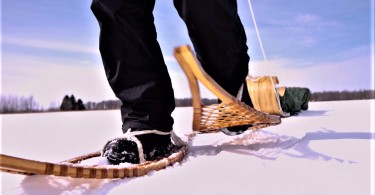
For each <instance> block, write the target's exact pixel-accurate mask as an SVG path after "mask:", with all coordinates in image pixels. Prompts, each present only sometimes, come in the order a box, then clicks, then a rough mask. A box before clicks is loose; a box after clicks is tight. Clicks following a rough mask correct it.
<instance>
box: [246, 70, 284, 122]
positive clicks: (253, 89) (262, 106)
mask: <svg viewBox="0 0 375 195" xmlns="http://www.w3.org/2000/svg"><path fill="white" fill-rule="evenodd" d="M246 83H247V88H248V91H249V95H250V98H251V101H252V103H253V106H254V108H255V109H256V110H258V111H261V112H265V113H268V114H274V115H279V116H283V117H287V116H289V113H286V112H284V111H283V110H282V108H281V103H280V96H284V93H285V89H286V88H285V87H279V88H276V85H277V84H279V79H278V78H277V77H276V76H261V77H257V78H248V79H246Z"/></svg>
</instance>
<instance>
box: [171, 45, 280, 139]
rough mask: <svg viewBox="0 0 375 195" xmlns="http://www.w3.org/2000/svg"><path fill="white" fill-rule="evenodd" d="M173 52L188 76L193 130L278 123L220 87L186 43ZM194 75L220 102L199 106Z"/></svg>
mask: <svg viewBox="0 0 375 195" xmlns="http://www.w3.org/2000/svg"><path fill="white" fill-rule="evenodd" d="M174 56H175V57H176V59H177V61H178V63H179V64H180V66H181V68H182V69H183V71H184V72H185V74H186V76H187V78H188V80H189V85H190V90H191V94H192V101H193V102H192V103H193V109H194V112H193V131H195V132H197V133H210V132H216V131H220V130H221V129H222V128H226V127H232V126H239V125H251V127H250V128H249V129H251V130H256V129H259V128H264V127H268V126H271V125H277V124H280V123H281V120H280V117H279V116H274V115H269V114H267V113H264V112H260V111H257V110H255V109H254V108H252V107H250V106H248V105H246V104H245V103H243V102H241V101H239V100H238V99H236V98H235V97H233V96H232V95H230V94H229V93H228V92H227V91H225V90H224V89H223V88H222V87H220V86H219V85H218V84H217V83H216V82H215V81H214V80H213V79H212V78H211V77H210V76H209V75H208V74H207V73H206V72H205V71H204V70H203V68H202V67H201V66H200V64H199V63H198V61H197V59H196V58H195V56H194V54H193V52H192V51H191V48H190V47H189V46H187V45H185V46H181V47H178V48H175V49H174ZM197 79H198V80H199V81H200V82H201V83H202V84H203V85H204V86H205V87H206V88H207V89H208V90H210V91H211V92H212V93H213V94H214V95H215V96H216V97H218V98H219V99H220V100H221V101H222V102H221V103H220V104H212V105H208V106H203V105H202V103H201V97H200V92H199V87H198V82H197Z"/></svg>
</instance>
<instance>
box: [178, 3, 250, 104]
mask: <svg viewBox="0 0 375 195" xmlns="http://www.w3.org/2000/svg"><path fill="white" fill-rule="evenodd" d="M174 5H175V8H176V9H177V11H178V13H179V15H180V17H181V18H182V19H183V20H184V22H185V24H186V26H187V29H188V32H189V36H190V38H191V41H192V43H193V45H194V49H195V52H196V55H197V58H198V60H199V61H200V63H201V65H202V67H203V68H204V70H205V71H206V72H207V73H208V74H209V75H210V76H211V77H213V79H214V80H215V81H216V82H217V83H218V84H219V85H220V86H221V87H223V88H224V89H225V90H226V91H228V92H229V93H230V94H232V95H233V96H236V95H237V93H238V90H239V89H240V86H241V85H242V84H243V83H244V81H245V78H246V76H247V74H248V64H249V56H248V54H247V49H248V48H247V45H246V34H245V31H244V28H243V26H242V23H241V20H240V18H239V16H238V13H237V2H236V0H220V1H216V0H174ZM245 89H246V88H245ZM244 92H245V93H244V95H245V96H247V97H245V99H246V101H249V100H250V98H248V93H247V90H244ZM246 103H248V104H251V102H246Z"/></svg>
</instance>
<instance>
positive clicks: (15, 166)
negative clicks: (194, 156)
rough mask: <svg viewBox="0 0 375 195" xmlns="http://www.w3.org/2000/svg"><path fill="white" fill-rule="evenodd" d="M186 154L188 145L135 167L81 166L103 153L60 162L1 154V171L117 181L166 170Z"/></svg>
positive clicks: (94, 153)
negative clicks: (82, 163)
mask: <svg viewBox="0 0 375 195" xmlns="http://www.w3.org/2000/svg"><path fill="white" fill-rule="evenodd" d="M186 153H187V146H184V147H181V148H180V149H179V150H177V151H175V153H173V154H172V155H170V156H168V157H165V158H162V159H160V160H157V161H147V162H145V163H142V164H139V165H133V166H126V167H122V166H121V165H119V166H116V165H91V166H90V165H80V164H79V162H81V161H83V160H87V159H90V158H94V157H99V156H100V155H101V152H100V151H98V152H93V153H90V154H86V155H82V156H78V157H75V158H72V159H69V160H66V161H63V162H61V163H50V162H42V161H36V160H30V159H24V158H18V157H13V156H8V155H3V154H0V171H2V172H8V173H15V174H23V175H35V174H40V175H54V176H64V177H72V178H90V179H116V178H130V177H139V176H143V175H146V174H147V173H149V172H150V171H156V170H160V169H164V168H165V167H167V166H170V165H172V164H174V163H176V162H180V161H181V160H182V159H183V158H184V156H185V154H186Z"/></svg>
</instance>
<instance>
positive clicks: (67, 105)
mask: <svg viewBox="0 0 375 195" xmlns="http://www.w3.org/2000/svg"><path fill="white" fill-rule="evenodd" d="M365 99H375V91H374V90H358V91H323V92H313V93H312V96H311V100H310V101H314V102H317V101H340V100H365ZM175 103H176V106H177V107H188V106H192V101H191V98H182V99H175ZM215 103H217V99H207V98H203V99H202V104H203V105H209V104H215ZM121 105H122V103H121V101H119V100H107V101H101V102H87V103H83V101H82V100H81V99H78V100H76V98H75V97H74V95H71V96H68V95H66V96H64V98H63V100H62V103H61V105H60V107H59V108H49V109H47V110H43V108H41V107H40V106H39V104H38V103H36V102H35V100H34V99H33V97H32V96H30V97H17V96H1V98H0V113H1V114H6V113H27V112H48V111H75V110H113V109H120V108H121Z"/></svg>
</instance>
